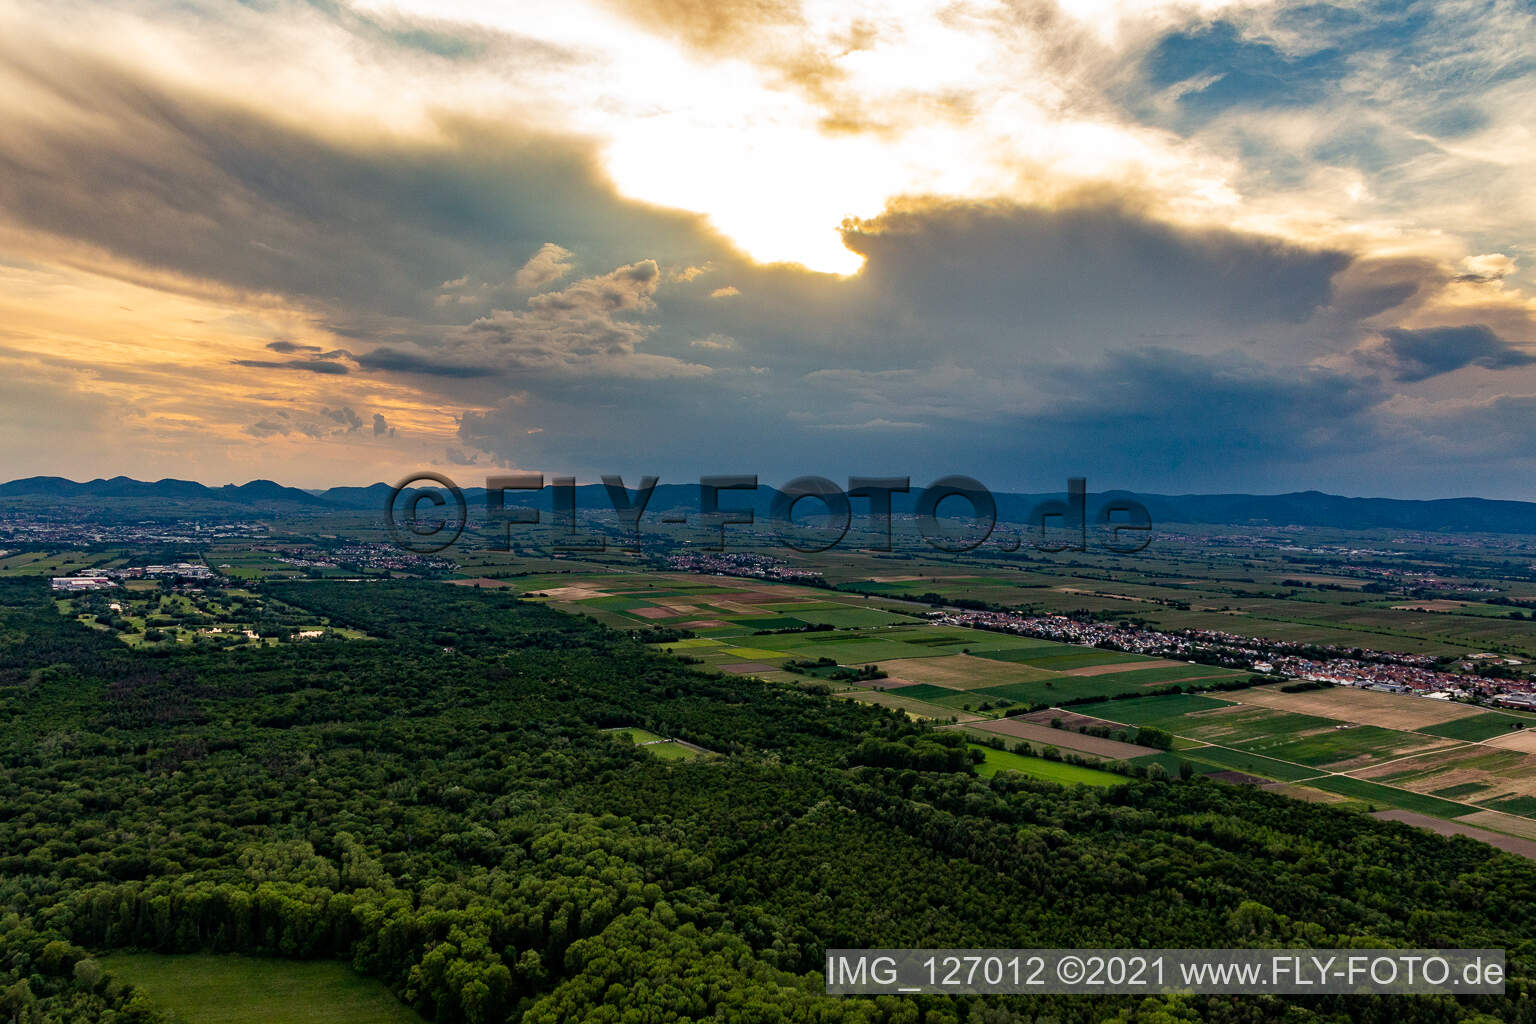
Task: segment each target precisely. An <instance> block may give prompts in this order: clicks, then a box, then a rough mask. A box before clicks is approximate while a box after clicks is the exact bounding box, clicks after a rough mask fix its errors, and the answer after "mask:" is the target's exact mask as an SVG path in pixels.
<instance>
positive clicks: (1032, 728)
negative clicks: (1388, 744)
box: [971, 718, 1157, 760]
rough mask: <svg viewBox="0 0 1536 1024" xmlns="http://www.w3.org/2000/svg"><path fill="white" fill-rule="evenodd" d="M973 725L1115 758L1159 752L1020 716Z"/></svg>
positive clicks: (999, 732)
mask: <svg viewBox="0 0 1536 1024" xmlns="http://www.w3.org/2000/svg"><path fill="white" fill-rule="evenodd" d="M971 728H972V729H982V730H985V731H986V732H995V733H997V734H998V735H999V736H1011V737H1013V738H1014V739H1019V740H1024V741H1025V742H1027V743H1030V744H1032V745H1034V746H1035V747H1042V746H1045V747H1062V748H1064V749H1066V750H1081V751H1082V752H1083V753H1085V754H1096V755H1098V756H1099V757H1108V758H1112V759H1115V760H1121V759H1129V758H1132V757H1141V756H1142V755H1143V754H1156V753H1157V751H1156V750H1154V749H1153V748H1151V747H1143V746H1140V745H1138V744H1135V743H1121V742H1120V741H1119V740H1107V739H1103V738H1101V737H1098V736H1084V735H1083V734H1082V733H1079V732H1074V731H1072V730H1071V729H1052V728H1051V727H1050V726H1048V725H1036V724H1035V723H1033V722H1025V721H1022V720H1020V719H1018V718H996V719H993V720H991V721H988V722H978V723H975V724H973V725H971Z"/></svg>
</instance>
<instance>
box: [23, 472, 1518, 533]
mask: <svg viewBox="0 0 1536 1024" xmlns="http://www.w3.org/2000/svg"><path fill="white" fill-rule="evenodd" d="M629 482H630V483H631V485H633V483H634V482H635V481H629ZM917 486H919V485H917V484H916V482H914V488H916V487H917ZM390 491H391V487H390V485H388V484H384V483H376V484H371V485H369V486H366V487H331V488H328V489H326V490H304V489H302V488H298V487H287V486H284V485H282V484H279V483H276V482H275V481H272V480H252V481H250V482H249V483H244V484H239V485H235V484H226V485H224V486H222V487H209V486H207V485H206V484H200V483H198V482H196V481H194V480H175V479H170V478H167V479H164V480H155V481H153V482H149V481H143V480H134V479H131V478H129V477H126V476H115V477H112V478H111V479H96V480H88V481H85V482H83V483H80V482H76V481H74V480H68V479H66V478H64V477H58V476H34V477H27V478H25V479H21V480H12V481H10V482H9V483H5V484H0V500H4V499H11V498H55V499H59V500H61V501H78V500H87V501H98V500H111V499H131V500H140V501H169V502H178V503H185V502H191V501H201V502H210V503H216V504H219V505H225V506H239V507H246V508H275V509H282V508H289V509H293V510H298V509H301V508H302V509H313V510H316V511H320V510H324V509H338V510H340V509H347V510H353V511H371V510H374V509H382V508H383V506H384V502H385V501H386V499H387V498H388V496H389V494H390ZM776 494H777V492H776V491H774V490H773V489H772V488H771V487H768V486H766V485H765V486H763V487H760V488H759V489H758V491H757V492H756V494H749V493H747V492H742V491H722V492H721V495H720V505H721V506H722V507H723V508H751V509H754V510H755V511H756V512H757V513H758V515H759V516H763V515H766V514H767V512H768V507H769V503H770V502H771V501H772V500H773V497H774V496H775V495H776ZM916 494H917V491H916V489H914V491H913V492H912V493H911V494H908V495H897V496H895V498H894V500H893V503H892V506H893V509H894V511H896V512H897V513H898V514H901V513H906V512H910V511H911V510H912V504H913V502H914V500H915V498H916ZM464 495H465V500H466V501H468V502H470V503H471V504H472V505H476V506H480V507H483V506H484V502H485V491H484V490H483V489H482V488H478V487H467V488H465V489H464ZM993 497H994V498H995V499H996V501H997V508H998V516H999V518H1001V519H1003V520H1005V521H1010V522H1021V521H1023V520H1024V519H1025V518H1026V517H1027V516H1028V515H1029V512H1030V510H1031V509H1033V508H1034V507H1035V506H1036V505H1037V504H1038V503H1039V502H1041V501H1044V500H1046V499H1050V498H1060V497H1062V495H1061V494H1060V493H1053V494H1016V493H1005V492H994V494H993ZM1109 498H1133V499H1135V500H1137V501H1140V502H1141V503H1142V504H1143V505H1145V506H1146V508H1147V511H1148V512H1149V513H1150V515H1151V517H1152V521H1153V523H1154V524H1160V523H1188V524H1209V525H1227V526H1238V525H1273V526H1312V527H1333V528H1337V529H1347V530H1363V529H1396V530H1424V531H1435V532H1455V533H1523V534H1536V502H1528V501H1502V500H1494V499H1490V498H1440V499H1435V500H1428V501H1425V500H1411V499H1401V498H1346V497H1342V496H1340V495H1337V494H1325V493H1324V492H1322V491H1296V492H1292V493H1289V494H1178V495H1168V494H1142V493H1137V492H1131V491H1107V492H1103V493H1098V494H1090V495H1088V502H1087V506H1088V514H1089V516H1090V518H1091V517H1092V515H1093V513H1094V510H1095V509H1096V508H1097V507H1098V506H1099V504H1101V503H1102V502H1103V501H1105V500H1106V499H1109ZM506 503H507V504H508V505H517V506H528V505H534V504H537V505H540V506H543V507H546V508H548V507H550V500H549V488H547V487H546V488H545V490H544V492H543V493H542V494H537V493H533V492H526V493H523V492H517V491H508V492H506ZM697 506H698V484H696V483H686V484H661V485H659V486H658V487H657V488H656V491H655V493H654V494H653V495H652V498H651V502H650V505H649V507H648V509H647V517H648V518H649V516H650V515H651V513H654V512H658V511H661V510H664V509H675V508H685V509H686V508H697ZM577 507H578V508H580V509H596V510H607V509H609V508H610V507H611V506H610V505H609V503H608V496H607V494H606V493H605V492H604V489H603V487H602V486H601V485H600V484H583V485H582V486H580V487H578V488H577ZM962 507H963V506H962ZM945 510H946V511H948V510H949V506H948V505H946V506H945ZM863 511H864V503H863V502H861V501H855V502H854V513H855V515H856V516H857V515H859V514H862V512H863Z"/></svg>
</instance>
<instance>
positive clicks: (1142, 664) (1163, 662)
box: [1061, 658, 1221, 686]
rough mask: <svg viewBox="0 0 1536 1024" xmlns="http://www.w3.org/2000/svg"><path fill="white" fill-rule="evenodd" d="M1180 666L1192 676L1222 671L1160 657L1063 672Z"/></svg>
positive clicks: (1102, 672) (1075, 673) (1087, 673)
mask: <svg viewBox="0 0 1536 1024" xmlns="http://www.w3.org/2000/svg"><path fill="white" fill-rule="evenodd" d="M1180 666H1183V667H1184V668H1187V669H1189V672H1190V675H1191V676H1194V675H1196V674H1198V673H1200V672H1202V671H1203V672H1205V674H1207V675H1213V674H1218V673H1220V672H1221V669H1219V668H1211V667H1210V666H1209V665H1191V664H1189V663H1188V662H1185V661H1169V660H1168V659H1167V658H1159V659H1157V660H1156V661H1132V662H1124V661H1117V662H1114V663H1112V664H1109V665H1084V666H1083V667H1082V668H1068V669H1062V671H1061V674H1062V675H1064V676H1108V675H1114V674H1115V673H1116V672H1139V671H1141V670H1142V669H1144V668H1179V667H1180ZM1157 685H1159V686H1163V685H1165V684H1164V683H1158V684H1157Z"/></svg>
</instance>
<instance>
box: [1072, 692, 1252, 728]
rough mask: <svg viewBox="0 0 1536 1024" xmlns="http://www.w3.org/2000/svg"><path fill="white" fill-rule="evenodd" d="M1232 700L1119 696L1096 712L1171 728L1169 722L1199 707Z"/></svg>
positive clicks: (1114, 719) (1128, 721)
mask: <svg viewBox="0 0 1536 1024" xmlns="http://www.w3.org/2000/svg"><path fill="white" fill-rule="evenodd" d="M1231 706H1232V704H1231V702H1230V701H1225V700H1217V699H1215V698H1214V697H1200V696H1197V695H1195V694H1192V693H1178V694H1170V695H1168V696H1165V697H1138V698H1136V699H1135V700H1117V701H1114V702H1113V703H1110V704H1106V705H1104V706H1103V708H1101V709H1099V710H1098V711H1097V713H1095V712H1094V711H1093V710H1092V709H1090V710H1089V713H1090V714H1093V715H1094V717H1095V718H1107V719H1109V720H1110V721H1112V722H1122V723H1124V724H1126V725H1155V726H1157V727H1158V728H1160V729H1166V728H1168V725H1169V723H1172V722H1174V721H1175V720H1177V719H1179V718H1182V717H1183V716H1184V715H1188V714H1192V713H1193V712H1196V711H1213V710H1215V709H1216V708H1225V707H1231Z"/></svg>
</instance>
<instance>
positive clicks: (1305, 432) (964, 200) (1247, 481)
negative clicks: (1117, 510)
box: [0, 0, 1536, 496]
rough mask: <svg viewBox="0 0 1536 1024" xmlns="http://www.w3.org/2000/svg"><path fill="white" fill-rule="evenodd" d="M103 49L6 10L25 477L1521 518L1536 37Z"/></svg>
mask: <svg viewBox="0 0 1536 1024" xmlns="http://www.w3.org/2000/svg"><path fill="white" fill-rule="evenodd" d="M72 10H73V8H72ZM76 13H77V14H79V15H81V16H82V18H74V19H62V18H60V17H59V16H58V13H57V11H56V10H55V9H54V8H53V7H51V6H48V5H43V4H41V3H36V2H34V0H18V2H17V3H14V4H12V5H11V6H10V7H9V8H7V9H6V10H5V11H4V12H0V369H3V370H4V371H5V374H6V378H5V379H6V380H7V384H8V386H9V388H10V389H11V392H12V393H13V394H14V396H15V400H16V401H18V402H21V403H22V407H23V409H25V408H26V407H27V406H28V405H29V404H32V405H36V406H37V409H36V415H35V416H33V417H31V418H29V417H28V416H27V415H25V414H13V415H12V416H11V417H10V418H9V419H8V420H7V423H8V424H10V425H11V429H12V431H14V432H16V437H18V438H21V439H20V440H13V441H11V442H10V444H9V447H7V449H6V451H7V453H8V455H9V457H11V458H12V460H13V462H14V464H15V465H16V467H17V468H16V470H15V471H13V472H14V475H21V474H22V473H23V472H26V471H34V472H57V471H64V470H67V469H68V467H62V466H55V465H50V464H48V459H49V458H51V457H52V456H51V455H48V454H46V453H49V452H52V451H62V452H65V453H66V457H67V458H70V459H73V460H74V464H75V465H78V466H79V467H80V469H79V470H78V472H81V473H90V472H103V471H105V472H119V471H123V470H124V468H125V466H127V463H125V462H124V461H123V460H124V459H127V460H128V461H129V462H132V461H133V460H139V461H140V462H142V464H143V465H142V468H140V469H136V470H135V472H136V473H139V474H142V475H151V476H153V475H169V474H172V473H175V474H178V475H185V474H188V473H194V472H195V473H198V474H201V475H204V476H208V477H210V478H215V479H227V478H228V477H229V476H230V475H231V473H232V472H238V471H244V470H243V469H242V470H233V469H231V468H230V467H232V466H240V467H252V471H256V470H255V469H254V467H257V466H260V469H259V472H260V474H261V475H264V476H270V477H274V478H278V479H283V480H284V481H285V482H286V481H292V482H299V483H316V484H323V483H336V482H359V483H361V482H368V481H370V480H372V479H395V478H397V477H398V473H399V471H400V466H399V464H398V463H399V460H401V459H405V458H409V459H412V460H415V461H417V462H419V463H420V464H421V465H423V466H425V465H431V464H434V463H438V462H441V460H443V459H444V458H446V459H447V460H448V462H449V463H451V464H465V465H468V464H477V465H487V466H489V465H502V466H521V467H531V468H540V469H546V470H547V471H549V472H554V471H556V470H559V471H564V472H573V473H577V474H578V475H585V476H589V477H590V476H591V475H592V474H595V473H599V472H612V471H616V470H617V471H632V472H659V473H662V474H664V475H665V476H666V477H667V478H669V479H679V478H684V479H688V478H693V477H696V476H697V475H698V474H699V473H700V472H703V471H706V470H714V469H719V468H721V467H725V466H730V467H735V468H738V469H741V470H743V471H757V472H760V473H762V474H764V475H765V476H771V475H774V474H779V473H783V474H788V475H798V474H799V473H803V472H809V471H823V472H827V473H829V474H830V475H832V476H834V477H835V476H837V475H838V474H839V473H843V472H883V471H891V472H898V473H911V474H913V475H914V476H922V475H923V474H925V473H933V474H942V473H945V472H955V471H965V472H971V473H973V474H974V475H978V476H981V477H983V478H986V479H988V480H989V481H990V482H993V483H995V484H998V485H1000V486H1025V485H1027V484H1035V485H1038V486H1040V487H1045V486H1057V485H1059V480H1057V479H1056V477H1058V476H1061V475H1062V474H1063V473H1068V472H1087V473H1089V474H1090V475H1093V476H1095V477H1096V478H1106V477H1107V478H1110V479H1104V480H1103V482H1104V483H1106V484H1121V485H1125V486H1140V487H1147V488H1154V489H1159V490H1176V489H1181V488H1183V489H1196V488H1201V487H1220V488H1225V489H1271V490H1276V489H1289V488H1293V487H1304V486H1323V487H1332V488H1335V489H1351V490H1355V491H1360V490H1365V491H1379V492H1393V491H1396V492H1398V493H1401V492H1402V491H1404V490H1405V489H1406V490H1413V489H1423V488H1428V489H1430V490H1433V489H1435V488H1437V487H1440V486H1442V484H1443V482H1444V481H1449V480H1456V481H1458V483H1457V486H1458V487H1461V488H1463V489H1466V490H1483V491H1485V492H1487V493H1504V494H1517V495H1519V496H1526V495H1525V490H1524V487H1525V485H1524V484H1523V483H1520V481H1521V480H1522V479H1524V478H1525V477H1526V476H1528V475H1529V473H1528V472H1527V470H1529V471H1533V472H1536V453H1533V452H1531V451H1529V450H1528V449H1529V446H1528V445H1524V444H1523V442H1521V441H1520V439H1519V437H1518V430H1519V429H1524V427H1525V426H1526V425H1529V424H1530V423H1531V422H1532V416H1531V412H1530V410H1531V409H1532V408H1536V366H1533V362H1536V359H1533V353H1532V352H1531V348H1530V347H1531V346H1532V345H1536V303H1533V300H1532V295H1531V292H1532V288H1533V285H1536V279H1533V277H1532V268H1533V267H1536V261H1533V259H1532V254H1531V252H1530V249H1529V239H1530V238H1531V237H1532V235H1533V233H1536V191H1533V188H1536V185H1533V182H1536V176H1533V175H1532V174H1531V173H1530V172H1531V170H1532V168H1533V166H1536V139H1533V137H1532V135H1531V133H1530V130H1529V126H1528V125H1527V124H1526V123H1525V122H1526V121H1527V120H1528V117H1527V116H1526V114H1525V113H1524V112H1525V111H1528V110H1529V109H1530V107H1531V101H1532V99H1533V89H1532V77H1533V72H1532V70H1531V69H1532V68H1536V31H1532V21H1531V16H1530V13H1529V12H1528V11H1527V10H1526V9H1525V8H1523V7H1521V6H1520V5H1513V4H1505V3H1502V2H1497V0H1494V2H1490V3H1487V4H1482V5H1471V4H1460V3H1456V4H1450V5H1440V6H1434V7H1428V6H1424V5H1410V6H1409V7H1406V8H1405V7H1403V6H1402V5H1396V4H1390V3H1386V2H1378V0H1366V2H1364V3H1360V4H1351V5H1349V6H1347V7H1330V6H1327V5H1324V6H1321V7H1320V6H1317V5H1293V4H1283V3H1282V4H1276V3H1268V2H1263V3H1260V2H1254V3H1246V2H1243V3H1224V2H1214V0H1201V2H1196V3H1186V2H1167V3H1163V2H1156V3H1136V4H1132V3H1120V2H1106V3H1095V4H1073V5H1060V6H1056V5H1050V4H1047V5H1044V6H1041V5H1035V6H1033V7H1027V8H1026V7H1021V6H1019V5H1015V4H1006V3H999V4H990V3H983V4H974V5H961V6H959V7H957V6H955V5H953V4H950V3H942V2H935V3H926V2H924V3H916V4H902V5H894V6H891V5H887V6H884V7H881V6H878V5H876V6H869V5H851V4H808V3H797V2H786V3H778V2H777V0H747V2H743V3H737V2H730V3H725V4H709V3H703V2H694V0H665V2H662V3H656V4H641V3H631V2H629V0H527V3H526V4H517V5H501V6H496V5H484V4H476V3H471V2H469V0H441V2H439V0H434V2H432V3H430V4H429V3H427V2H426V0H349V2H347V3H343V4H340V5H308V4H289V3H286V2H279V3H276V4H268V5H232V6H219V7H214V6H204V5H202V4H201V3H200V2H199V0H193V2H192V3H190V4H186V5H181V6H177V7H174V8H165V7H163V6H160V5H150V4H149V3H148V2H147V0H129V2H128V3H126V4H121V5H115V6H113V7H112V8H110V9H109V8H105V7H97V6H95V5H93V4H92V3H90V2H89V0H86V2H85V4H84V7H82V8H80V9H79V10H78V11H76ZM86 14H89V15H90V16H91V17H92V18H94V19H97V20H98V22H99V25H98V27H97V29H96V30H95V31H93V33H92V35H91V36H89V37H87V36H84V35H82V34H81V33H80V32H78V30H76V29H74V28H73V27H72V26H73V25H75V24H78V23H80V22H81V21H82V20H83V16H84V15H86ZM95 39H111V40H112V44H111V46H107V45H105V44H98V43H96V42H94V40H95ZM1404 69H1412V71H1411V73H1408V72H1405V70H1404ZM828 271H834V272H835V273H828ZM29 396H35V397H29ZM45 406H46V408H45ZM58 409H68V410H72V411H73V412H72V415H71V416H70V417H65V422H64V423H63V425H62V426H61V425H60V422H59V419H60V417H59V416H58V415H55V413H56V411H57V410H58ZM101 409H110V410H111V413H110V415H102V414H99V413H98V412H97V411H96V410H101ZM358 410H363V411H358ZM1501 417H1502V419H1501ZM370 421H371V423H370ZM34 422H35V423H37V424H39V426H37V427H33V426H29V424H31V423H34ZM42 424H49V426H48V427H47V428H46V429H45V428H44V427H43V426H41V425H42ZM70 424H78V426H71V425H70ZM370 425H371V427H372V429H371V430H370V429H368V428H369V426H370ZM397 429H398V434H397ZM61 431H62V434H63V435H68V436H67V437H66V436H61ZM43 437H46V440H47V443H46V444H45V443H43V442H42V440H40V438H43ZM1500 459H1503V460H1506V463H1507V464H1505V465H1502V466H1501V465H1499V462H1498V460H1500ZM749 463H750V465H749ZM1528 463H1529V464H1528ZM1479 473H1481V474H1482V476H1481V477H1477V476H1476V474H1479ZM342 477H344V478H345V479H339V478H342Z"/></svg>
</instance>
